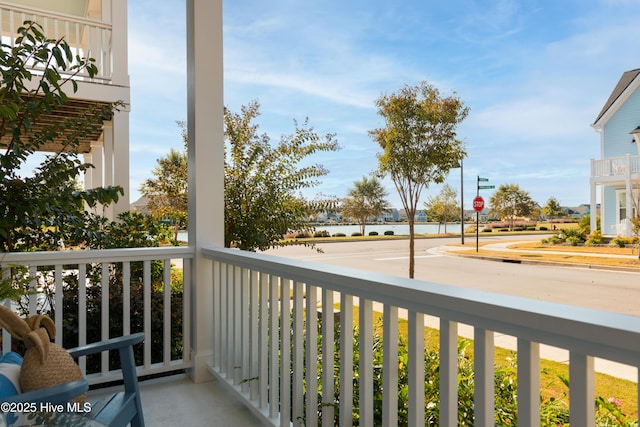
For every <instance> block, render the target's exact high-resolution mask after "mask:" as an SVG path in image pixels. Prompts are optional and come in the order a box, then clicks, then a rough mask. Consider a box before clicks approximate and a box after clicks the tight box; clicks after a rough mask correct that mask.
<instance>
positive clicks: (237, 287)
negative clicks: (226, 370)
mask: <svg viewBox="0 0 640 427" xmlns="http://www.w3.org/2000/svg"><path fill="white" fill-rule="evenodd" d="M242 271H243V270H242V268H241V267H239V266H234V268H233V289H232V293H233V308H232V313H233V324H232V325H230V326H231V328H232V329H233V331H232V333H231V340H232V341H231V343H232V344H231V349H232V350H231V354H232V357H231V361H232V366H231V369H232V371H231V378H233V383H234V384H240V380H241V379H242V378H241V374H242V371H241V369H242V338H243V337H242V326H243V323H244V322H243V319H242V317H243V316H242V305H243V304H242V287H243V280H242Z"/></svg>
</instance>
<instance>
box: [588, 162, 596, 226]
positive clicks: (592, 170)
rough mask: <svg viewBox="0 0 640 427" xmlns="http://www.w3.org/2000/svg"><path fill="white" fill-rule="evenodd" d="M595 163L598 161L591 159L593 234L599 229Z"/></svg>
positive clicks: (590, 213)
mask: <svg viewBox="0 0 640 427" xmlns="http://www.w3.org/2000/svg"><path fill="white" fill-rule="evenodd" d="M595 163H596V161H595V160H594V159H591V178H590V179H589V190H590V194H591V197H590V199H591V200H590V202H591V205H590V207H589V226H590V230H591V232H592V233H593V232H594V231H595V230H596V227H597V224H598V223H597V221H596V220H597V217H598V215H597V209H598V207H597V200H596V180H595V176H596V174H595V171H596V168H595Z"/></svg>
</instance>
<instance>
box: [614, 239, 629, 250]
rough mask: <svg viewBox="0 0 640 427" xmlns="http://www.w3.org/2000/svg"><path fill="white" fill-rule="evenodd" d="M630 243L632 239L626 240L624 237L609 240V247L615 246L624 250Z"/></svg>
mask: <svg viewBox="0 0 640 427" xmlns="http://www.w3.org/2000/svg"><path fill="white" fill-rule="evenodd" d="M631 242H632V239H628V238H626V237H616V238H615V239H611V246H617V247H619V248H624V247H625V246H627V245H628V244H630V243H631Z"/></svg>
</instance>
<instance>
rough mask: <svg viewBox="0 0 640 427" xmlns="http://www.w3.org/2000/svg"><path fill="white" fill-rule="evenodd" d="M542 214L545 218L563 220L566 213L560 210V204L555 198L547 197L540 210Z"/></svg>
mask: <svg viewBox="0 0 640 427" xmlns="http://www.w3.org/2000/svg"><path fill="white" fill-rule="evenodd" d="M542 213H543V214H544V215H545V216H546V217H547V218H563V217H565V216H567V212H566V211H565V210H564V209H562V206H560V202H559V201H558V199H556V198H555V197H549V200H547V204H546V205H544V207H543V208H542Z"/></svg>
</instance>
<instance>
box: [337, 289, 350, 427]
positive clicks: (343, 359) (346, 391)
mask: <svg viewBox="0 0 640 427" xmlns="http://www.w3.org/2000/svg"><path fill="white" fill-rule="evenodd" d="M352 413H353V296H351V295H348V294H346V293H344V292H343V293H341V294H340V426H341V427H351V426H352V425H353V416H352Z"/></svg>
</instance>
